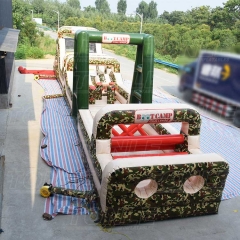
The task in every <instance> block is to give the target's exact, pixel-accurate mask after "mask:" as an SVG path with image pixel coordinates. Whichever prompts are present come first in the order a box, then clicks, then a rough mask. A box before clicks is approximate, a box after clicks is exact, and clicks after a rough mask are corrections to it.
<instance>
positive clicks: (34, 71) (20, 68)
mask: <svg viewBox="0 0 240 240" xmlns="http://www.w3.org/2000/svg"><path fill="white" fill-rule="evenodd" d="M18 71H19V72H20V73H22V74H38V75H40V74H42V75H55V71H54V70H27V69H26V68H24V67H22V66H20V67H18Z"/></svg>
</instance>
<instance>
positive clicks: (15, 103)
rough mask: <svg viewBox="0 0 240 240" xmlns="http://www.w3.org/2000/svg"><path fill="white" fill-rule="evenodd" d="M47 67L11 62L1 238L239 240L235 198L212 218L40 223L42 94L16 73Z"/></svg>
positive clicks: (2, 131) (239, 202)
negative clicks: (103, 223) (107, 223)
mask: <svg viewBox="0 0 240 240" xmlns="http://www.w3.org/2000/svg"><path fill="white" fill-rule="evenodd" d="M52 62H53V60H52V59H50V60H26V61H16V71H15V81H14V84H13V92H12V108H10V109H7V110H1V112H0V123H1V125H0V143H1V145H0V146H1V148H0V149H1V152H0V153H2V154H3V155H5V173H4V190H3V209H2V223H1V228H2V229H3V230H4V233H2V234H1V235H0V238H1V239H3V240H18V239H24V240H32V239H35V240H41V239H51V240H54V239H58V240H66V239H73V240H74V239H78V240H79V239H85V240H88V239H89V240H103V239H104V240H113V239H114V240H115V239H116V240H120V239H123V240H124V239H131V240H135V239H139V240H142V239H150V240H188V239H189V240H190V239H191V240H192V239H194V240H200V239H201V240H202V239H205V240H210V239H211V240H238V239H240V230H239V226H240V198H239V197H237V198H233V199H231V200H227V201H223V202H222V203H221V205H220V209H219V214H217V215H211V216H203V217H195V218H186V219H176V220H168V221H162V222H154V223H148V224H140V225H132V226H124V227H114V228H113V229H109V230H108V232H106V231H104V230H103V229H102V228H101V227H99V226H97V225H96V224H94V223H93V221H92V220H91V218H90V217H89V216H65V215H58V216H57V217H56V218H55V219H54V220H52V221H44V220H43V219H42V214H43V209H44V203H45V200H44V199H43V198H42V197H40V195H39V189H40V187H41V186H42V184H43V183H44V182H45V181H47V182H49V179H50V167H48V166H47V165H46V164H45V163H44V162H43V161H42V159H41V158H40V154H39V146H40V140H41V139H42V137H43V136H42V133H41V130H40V117H41V113H42V108H43V102H42V99H41V96H42V94H43V89H42V88H41V87H40V86H39V85H38V84H37V83H36V82H35V81H34V80H33V75H31V74H29V75H28V74H26V75H21V74H19V73H18V71H17V68H18V66H23V67H27V68H29V69H52ZM3 142H4V144H3Z"/></svg>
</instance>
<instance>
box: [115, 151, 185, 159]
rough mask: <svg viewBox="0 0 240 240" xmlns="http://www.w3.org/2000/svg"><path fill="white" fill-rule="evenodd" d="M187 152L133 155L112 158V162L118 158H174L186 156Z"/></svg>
mask: <svg viewBox="0 0 240 240" xmlns="http://www.w3.org/2000/svg"><path fill="white" fill-rule="evenodd" d="M187 154H188V153H187V152H172V153H157V154H135V155H128V156H113V160H115V159H118V158H134V157H157V156H159V157H163V156H176V155H187Z"/></svg>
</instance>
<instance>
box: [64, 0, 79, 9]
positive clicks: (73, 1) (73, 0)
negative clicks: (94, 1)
mask: <svg viewBox="0 0 240 240" xmlns="http://www.w3.org/2000/svg"><path fill="white" fill-rule="evenodd" d="M67 4H68V5H69V6H70V7H72V8H75V9H81V5H80V1H79V0H67Z"/></svg>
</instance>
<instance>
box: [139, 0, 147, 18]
mask: <svg viewBox="0 0 240 240" xmlns="http://www.w3.org/2000/svg"><path fill="white" fill-rule="evenodd" d="M136 12H137V13H139V14H143V18H148V4H147V3H146V2H145V1H141V2H140V3H139V5H138V7H137V9H136Z"/></svg>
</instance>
